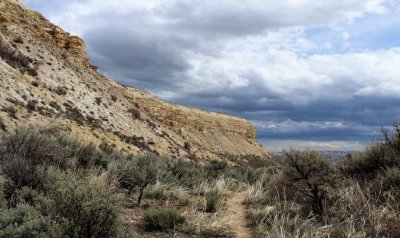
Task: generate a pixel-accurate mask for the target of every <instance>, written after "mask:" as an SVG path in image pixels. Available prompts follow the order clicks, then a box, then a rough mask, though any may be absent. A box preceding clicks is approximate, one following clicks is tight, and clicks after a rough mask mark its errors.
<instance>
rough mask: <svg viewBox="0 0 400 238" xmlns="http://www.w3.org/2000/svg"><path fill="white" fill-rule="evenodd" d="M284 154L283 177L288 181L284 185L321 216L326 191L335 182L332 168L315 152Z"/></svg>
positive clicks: (287, 152) (293, 151) (290, 152)
mask: <svg viewBox="0 0 400 238" xmlns="http://www.w3.org/2000/svg"><path fill="white" fill-rule="evenodd" d="M284 153H285V155H286V159H285V161H284V176H285V177H286V179H287V181H288V183H287V184H285V185H286V186H289V187H292V188H294V189H295V190H296V191H297V192H299V193H300V194H301V195H303V197H305V198H306V199H305V200H306V201H310V202H311V207H312V211H313V212H314V213H316V214H318V215H323V213H324V210H323V207H324V206H323V202H324V200H325V199H326V195H327V189H328V188H329V187H331V186H333V183H334V180H335V179H334V178H335V176H334V175H335V169H334V166H333V165H332V164H331V163H330V162H329V161H328V160H326V159H325V158H323V157H322V156H321V155H320V154H319V153H318V152H315V151H304V152H302V151H295V150H290V151H285V152H284Z"/></svg>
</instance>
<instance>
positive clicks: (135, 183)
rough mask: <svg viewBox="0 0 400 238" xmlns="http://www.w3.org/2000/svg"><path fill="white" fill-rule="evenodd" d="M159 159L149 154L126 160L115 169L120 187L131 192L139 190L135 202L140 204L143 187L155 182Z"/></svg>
mask: <svg viewBox="0 0 400 238" xmlns="http://www.w3.org/2000/svg"><path fill="white" fill-rule="evenodd" d="M159 166H160V160H159V158H158V157H157V156H155V155H153V154H149V155H147V156H143V157H140V158H139V159H137V160H136V161H135V160H127V161H125V162H123V163H122V164H120V165H119V166H118V167H117V169H116V174H117V177H118V181H119V184H120V186H121V187H123V188H125V189H127V190H128V193H130V194H131V193H132V192H133V190H134V189H136V188H137V189H138V190H139V196H138V200H137V203H138V205H139V206H140V204H141V201H142V196H143V192H144V190H145V188H146V187H147V186H148V185H150V184H155V183H156V181H157V179H158V175H159V172H160V169H159Z"/></svg>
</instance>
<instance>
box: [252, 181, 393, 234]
mask: <svg viewBox="0 0 400 238" xmlns="http://www.w3.org/2000/svg"><path fill="white" fill-rule="evenodd" d="M345 184H346V185H347V186H345V187H343V188H340V189H337V190H335V191H334V193H332V194H333V197H331V199H332V201H334V202H333V203H331V204H329V207H327V208H326V215H325V216H324V217H317V216H312V215H311V214H310V215H308V216H307V215H305V214H304V210H303V207H302V205H300V204H297V203H296V202H293V201H286V200H281V201H280V202H277V203H275V204H271V205H270V206H268V205H263V203H264V202H265V201H264V200H263V199H262V198H263V197H264V196H276V195H275V194H273V192H271V191H265V190H263V189H262V187H260V186H259V185H257V184H256V185H254V186H251V187H249V189H248V198H247V203H248V204H249V205H250V206H251V207H252V208H250V209H249V210H248V219H249V221H250V223H251V224H252V225H253V227H254V228H255V230H256V232H257V234H260V235H262V236H263V237H271V238H272V237H290V238H292V237H293V238H294V237H296V238H297V237H302V238H308V237H310V238H311V237H349V238H350V237H397V236H398V235H399V233H398V232H399V229H396V228H394V226H392V225H391V224H393V223H394V222H396V221H399V211H398V208H397V207H396V206H393V205H394V204H396V203H397V202H396V201H395V200H394V196H393V195H392V194H391V192H386V193H384V194H378V195H377V196H376V198H374V196H372V195H371V194H373V193H374V191H373V189H374V188H373V187H372V185H368V186H366V187H362V186H361V185H360V184H359V183H358V182H357V181H354V180H349V181H346V183H345ZM382 199H385V200H384V201H382Z"/></svg>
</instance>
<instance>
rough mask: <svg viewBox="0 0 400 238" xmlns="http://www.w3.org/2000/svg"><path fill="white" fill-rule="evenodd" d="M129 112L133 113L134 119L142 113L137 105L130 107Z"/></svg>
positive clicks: (138, 117)
mask: <svg viewBox="0 0 400 238" xmlns="http://www.w3.org/2000/svg"><path fill="white" fill-rule="evenodd" d="M128 112H129V113H130V114H131V115H132V118H133V119H135V120H136V119H140V115H141V113H140V111H139V109H137V108H135V107H132V108H130V109H129V110H128Z"/></svg>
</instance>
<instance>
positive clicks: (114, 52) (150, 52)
mask: <svg viewBox="0 0 400 238" xmlns="http://www.w3.org/2000/svg"><path fill="white" fill-rule="evenodd" d="M84 37H85V39H86V41H87V43H88V45H89V50H90V56H91V59H92V61H93V62H94V64H97V65H99V66H100V68H101V70H102V71H104V72H105V73H106V74H108V75H110V76H111V77H113V78H115V79H117V80H118V81H119V82H121V83H123V84H126V85H130V86H132V85H135V86H136V87H140V88H143V89H148V88H154V89H171V88H174V87H177V84H179V82H180V81H181V80H183V78H180V77H178V76H179V75H180V74H182V73H184V72H186V71H187V70H188V69H189V68H190V64H189V63H188V62H187V61H186V59H185V58H184V52H183V51H182V50H183V49H184V48H185V47H187V45H185V42H184V41H182V40H181V39H179V38H175V37H158V36H152V35H143V34H141V33H140V32H129V31H128V32H127V31H126V30H124V29H112V28H102V29H97V30H95V31H91V32H88V33H86V34H85V35H84Z"/></svg>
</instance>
